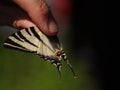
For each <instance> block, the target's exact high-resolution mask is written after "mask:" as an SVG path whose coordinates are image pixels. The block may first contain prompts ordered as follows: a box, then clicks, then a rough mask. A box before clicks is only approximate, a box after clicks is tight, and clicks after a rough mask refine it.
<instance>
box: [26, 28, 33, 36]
mask: <svg viewBox="0 0 120 90" xmlns="http://www.w3.org/2000/svg"><path fill="white" fill-rule="evenodd" d="M25 31H26V32H27V33H28V34H29V35H30V36H32V35H31V33H30V32H29V30H28V28H25Z"/></svg>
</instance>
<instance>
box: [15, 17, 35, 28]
mask: <svg viewBox="0 0 120 90" xmlns="http://www.w3.org/2000/svg"><path fill="white" fill-rule="evenodd" d="M32 26H36V25H35V24H34V23H33V22H32V21H31V20H29V19H17V20H14V22H13V27H15V28H18V29H19V28H28V27H32Z"/></svg>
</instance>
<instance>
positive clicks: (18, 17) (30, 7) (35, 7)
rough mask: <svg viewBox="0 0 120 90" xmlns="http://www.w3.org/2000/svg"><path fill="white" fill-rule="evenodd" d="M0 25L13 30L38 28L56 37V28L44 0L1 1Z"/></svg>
mask: <svg viewBox="0 0 120 90" xmlns="http://www.w3.org/2000/svg"><path fill="white" fill-rule="evenodd" d="M0 25H9V26H13V27H15V28H28V27H31V26H36V25H37V26H38V27H39V28H40V29H41V30H42V31H43V32H44V33H45V34H47V35H56V34H57V33H58V26H57V24H56V22H55V20H54V18H53V16H52V14H51V12H50V9H49V8H48V6H47V4H46V2H45V0H2V1H1V2H0Z"/></svg>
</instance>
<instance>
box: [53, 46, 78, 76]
mask: <svg viewBox="0 0 120 90" xmlns="http://www.w3.org/2000/svg"><path fill="white" fill-rule="evenodd" d="M55 56H57V57H59V58H60V60H61V59H63V60H64V61H65V62H66V63H67V65H68V67H69V68H70V69H71V71H72V73H73V75H74V78H76V75H75V72H74V70H73V68H72V65H71V64H70V62H69V60H68V59H67V56H66V53H65V51H64V50H63V49H62V48H61V49H60V50H57V51H56V52H55Z"/></svg>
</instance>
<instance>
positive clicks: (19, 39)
mask: <svg viewBox="0 0 120 90" xmlns="http://www.w3.org/2000/svg"><path fill="white" fill-rule="evenodd" d="M4 46H6V47H10V48H14V49H19V50H21V51H27V52H31V53H35V54H37V55H39V56H40V58H42V59H43V60H45V61H50V62H51V63H52V64H54V65H55V66H56V67H57V69H58V71H59V72H60V67H61V60H62V59H63V60H64V61H66V62H67V64H68V66H69V67H70V68H71V65H70V63H69V61H68V59H67V56H66V54H65V52H64V50H63V49H62V47H61V45H60V43H59V40H58V38H57V36H47V35H45V34H44V33H43V32H41V30H40V29H39V28H38V27H36V26H34V27H30V28H25V29H22V30H20V31H18V32H16V33H14V34H12V35H11V36H9V37H8V38H7V40H6V41H5V43H4ZM71 70H72V68H71ZM72 71H73V70H72ZM73 73H74V71H73ZM74 75H75V74H74Z"/></svg>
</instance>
